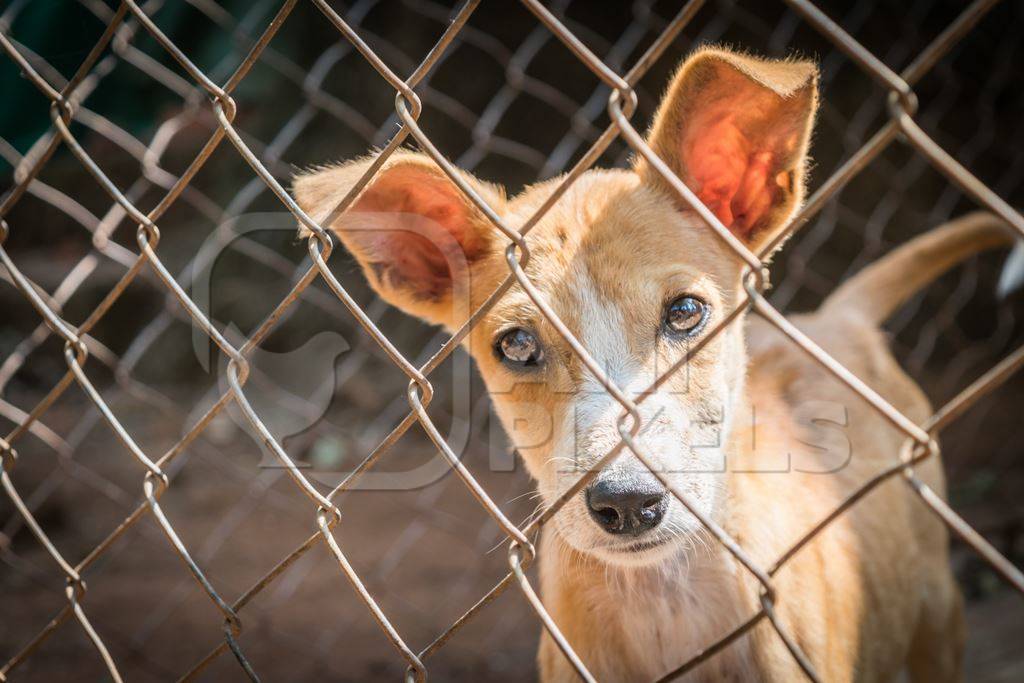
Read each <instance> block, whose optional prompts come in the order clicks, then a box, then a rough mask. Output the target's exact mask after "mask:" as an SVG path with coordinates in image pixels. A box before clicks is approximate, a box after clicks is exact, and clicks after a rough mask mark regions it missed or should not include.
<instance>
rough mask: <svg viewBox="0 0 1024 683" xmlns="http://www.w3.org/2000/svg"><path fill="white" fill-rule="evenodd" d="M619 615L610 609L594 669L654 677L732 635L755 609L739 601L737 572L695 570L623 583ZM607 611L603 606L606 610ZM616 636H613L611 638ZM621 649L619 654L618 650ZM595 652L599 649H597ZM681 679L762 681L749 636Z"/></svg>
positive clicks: (602, 675) (607, 675) (607, 676)
mask: <svg viewBox="0 0 1024 683" xmlns="http://www.w3.org/2000/svg"><path fill="white" fill-rule="evenodd" d="M623 587H624V588H625V590H624V591H623V592H622V593H620V594H619V595H617V596H616V602H615V605H616V607H615V609H614V615H613V614H607V615H606V616H607V617H608V621H607V622H606V625H607V627H608V628H612V629H614V630H615V631H616V633H615V634H614V635H613V634H611V633H608V632H607V631H606V632H605V634H604V636H605V638H604V639H603V642H604V644H605V645H608V644H610V643H613V642H614V643H616V644H617V645H618V647H612V648H608V647H602V646H601V643H595V644H594V645H596V646H597V648H596V649H597V652H599V653H600V654H598V656H596V657H593V658H592V661H593V662H594V663H595V664H596V665H597V666H596V668H597V670H596V671H593V672H592V673H594V675H595V676H596V677H597V679H598V680H602V681H653V680H657V679H659V678H661V677H662V676H664V675H665V674H667V673H668V672H670V671H674V670H675V669H677V668H678V667H679V666H680V665H682V664H684V663H685V662H687V661H689V660H690V659H691V658H693V657H694V656H696V655H697V654H698V653H699V652H701V651H702V650H705V649H707V648H708V647H710V646H711V645H713V644H714V643H716V642H717V641H718V640H719V639H721V638H722V637H724V636H726V635H727V634H729V633H730V632H731V631H732V630H733V629H735V628H736V627H737V626H739V625H740V624H742V623H743V622H744V621H745V620H747V619H748V618H749V617H750V616H751V614H752V608H751V607H749V606H747V607H744V606H743V605H741V604H739V601H738V599H737V598H736V593H737V591H736V586H735V577H734V576H733V575H732V574H731V572H728V571H727V570H724V569H722V570H720V569H717V568H716V569H714V570H711V571H706V570H700V569H696V570H691V571H689V572H687V573H686V576H685V577H681V578H679V579H661V580H653V581H650V580H641V581H637V582H635V583H634V584H633V585H628V584H627V585H624V586H623ZM602 611H603V610H602ZM609 636H611V637H609ZM620 648H621V650H620V651H619V652H618V653H616V652H615V650H617V649H620ZM595 654H596V653H595ZM676 680H679V681H688V682H704V681H737V682H739V681H743V682H746V681H757V680H760V676H759V674H758V671H757V667H756V666H755V663H754V656H753V653H752V651H751V646H750V642H749V636H746V635H744V636H741V637H740V638H739V639H738V640H737V641H736V642H734V643H733V644H732V645H730V646H729V647H727V648H725V649H724V650H723V651H721V652H719V653H718V654H716V655H714V656H713V657H711V658H709V659H708V660H707V661H704V662H702V663H700V664H699V665H697V666H696V667H695V668H694V669H693V671H691V672H690V673H688V674H687V675H685V676H682V677H680V678H677V679H676Z"/></svg>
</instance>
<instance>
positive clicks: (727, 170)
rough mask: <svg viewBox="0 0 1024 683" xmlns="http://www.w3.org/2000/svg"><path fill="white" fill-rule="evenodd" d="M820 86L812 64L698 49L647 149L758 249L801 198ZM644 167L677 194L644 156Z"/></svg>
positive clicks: (677, 79) (649, 177)
mask: <svg viewBox="0 0 1024 683" xmlns="http://www.w3.org/2000/svg"><path fill="white" fill-rule="evenodd" d="M817 80H818V72H817V68H816V67H815V66H814V64H813V63H811V62H807V61H797V60H766V59H759V58H756V57H750V56H747V55H742V54H737V53H735V52H731V51H729V50H724V49H719V48H705V49H702V50H699V51H697V52H696V53H695V54H694V55H693V56H691V57H690V58H689V59H687V60H686V61H685V62H684V63H683V65H682V66H681V67H679V70H678V71H677V72H676V75H675V76H674V77H673V79H672V83H671V84H670V85H669V87H668V91H667V92H666V93H665V97H664V98H663V99H662V101H661V105H660V106H659V107H658V113H657V115H656V116H655V118H654V124H653V126H652V127H651V132H650V134H649V135H648V137H647V143H648V144H649V145H650V147H651V149H652V150H653V151H654V152H655V153H656V154H657V155H658V156H659V157H660V158H661V159H662V160H663V161H664V162H665V163H666V164H667V165H668V166H669V168H671V169H672V171H673V172H674V173H675V174H676V175H678V176H679V178H680V179H681V180H682V181H683V182H684V183H686V185H687V187H689V188H690V189H692V190H693V191H694V193H696V195H697V196H698V197H699V198H700V200H701V201H702V202H703V203H704V204H705V205H706V206H707V207H708V208H709V209H711V211H712V212H714V214H715V215H716V216H717V217H718V219H719V220H720V221H721V222H722V223H723V224H724V225H725V226H726V227H727V228H729V229H730V230H731V231H732V232H733V234H734V235H736V236H737V237H738V238H739V239H740V240H741V241H743V242H745V243H746V244H747V246H748V247H750V248H752V249H755V250H756V249H757V248H758V247H760V246H761V245H762V244H764V243H766V242H767V241H768V240H770V239H771V238H772V237H773V236H774V235H775V234H777V233H778V231H779V230H780V229H781V228H782V227H783V226H785V224H786V222H787V220H788V219H789V218H790V216H792V215H793V213H794V212H795V210H796V208H797V207H798V206H799V204H800V202H801V201H802V200H803V193H804V169H805V166H806V163H805V160H806V157H807V147H808V140H809V138H810V133H811V127H812V126H813V124H814V113H815V110H816V109H817V106H818V92H817ZM636 170H637V171H638V172H639V173H640V174H641V176H642V177H644V178H645V180H646V181H647V182H649V183H651V184H653V185H655V186H658V187H662V188H665V189H669V191H670V192H671V193H672V195H673V196H675V193H674V192H672V191H671V190H670V188H667V187H666V186H667V183H665V181H664V179H663V178H662V177H661V176H660V175H659V174H658V173H657V172H656V171H655V170H654V169H652V168H650V165H649V164H648V163H647V162H646V160H643V159H641V160H639V161H638V162H637V165H636ZM680 203H682V202H681V200H680ZM681 208H683V209H686V208H688V207H685V206H682V207H681Z"/></svg>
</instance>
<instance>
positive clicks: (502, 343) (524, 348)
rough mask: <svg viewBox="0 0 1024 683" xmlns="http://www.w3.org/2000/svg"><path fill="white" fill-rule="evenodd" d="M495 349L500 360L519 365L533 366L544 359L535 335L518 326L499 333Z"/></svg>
mask: <svg viewBox="0 0 1024 683" xmlns="http://www.w3.org/2000/svg"><path fill="white" fill-rule="evenodd" d="M495 349H496V350H497V352H498V356H499V357H500V358H501V359H502V360H504V361H505V362H506V363H508V364H510V365H516V366H519V367H531V366H535V365H538V364H539V363H540V362H541V360H543V359H544V351H543V350H542V349H541V347H540V342H539V341H537V337H536V336H534V335H533V333H531V332H527V331H526V330H524V329H522V328H518V327H517V328H516V329H514V330H509V331H508V332H506V333H505V334H503V335H501V337H500V338H499V339H498V343H497V344H496V346H495Z"/></svg>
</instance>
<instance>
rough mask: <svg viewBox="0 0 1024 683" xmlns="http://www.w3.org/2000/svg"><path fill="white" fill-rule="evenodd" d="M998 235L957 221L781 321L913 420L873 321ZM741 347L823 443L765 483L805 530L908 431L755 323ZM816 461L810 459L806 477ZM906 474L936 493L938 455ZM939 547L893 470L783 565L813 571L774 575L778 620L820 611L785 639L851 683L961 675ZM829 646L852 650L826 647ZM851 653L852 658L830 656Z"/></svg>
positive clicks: (916, 405) (896, 457)
mask: <svg viewBox="0 0 1024 683" xmlns="http://www.w3.org/2000/svg"><path fill="white" fill-rule="evenodd" d="M1009 241H1010V235H1009V233H1008V231H1006V229H1005V227H1004V225H1003V224H1002V223H1001V221H999V220H998V219H997V218H996V217H994V216H992V215H990V214H987V213H974V214H970V215H967V216H964V217H963V218H960V219H958V220H956V221H954V222H952V223H950V224H948V225H946V226H943V227H942V228H939V229H937V230H934V231H931V232H929V233H927V234H926V235H923V236H921V237H919V238H917V239H915V240H913V241H911V242H910V243H908V244H906V245H904V246H902V247H900V248H899V249H897V250H895V251H894V252H892V253H891V254H889V255H888V256H887V257H885V258H883V259H881V260H880V261H878V262H876V263H875V264H873V265H871V266H869V267H868V268H866V269H864V270H863V271H861V272H860V273H858V274H857V275H856V276H855V277H853V278H852V279H850V280H849V281H847V282H846V283H844V284H843V285H842V286H840V287H839V288H838V289H837V290H836V292H835V293H834V294H833V295H832V296H831V297H830V298H829V299H828V300H827V301H826V302H825V304H824V305H823V306H822V307H821V308H820V309H819V310H818V311H816V312H814V313H811V314H806V315H799V316H794V317H793V318H792V319H791V322H792V323H793V324H794V325H795V326H796V327H797V328H798V329H799V330H800V331H801V332H803V333H804V334H806V335H807V336H808V337H809V338H810V339H812V340H813V341H814V342H815V343H817V344H818V345H819V346H821V347H822V348H823V349H824V350H825V351H826V352H827V353H828V354H829V355H831V356H832V357H833V358H835V359H836V360H837V361H838V362H839V363H840V364H842V366H844V367H845V368H846V369H847V370H849V371H850V372H851V373H852V374H853V375H855V376H856V377H857V378H859V379H860V380H862V381H863V382H864V383H865V384H867V385H868V386H869V387H870V388H871V389H873V390H874V391H875V392H877V393H878V394H879V395H880V396H881V397H882V398H883V399H884V400H885V401H886V402H888V403H889V404H890V405H891V406H892V407H894V408H895V409H896V410H897V411H899V412H900V413H902V414H903V415H905V416H906V417H907V418H909V419H910V420H911V421H913V422H914V423H915V424H918V425H922V424H924V422H925V421H926V420H927V419H928V418H929V417H930V415H931V414H932V409H931V406H930V404H929V402H928V399H927V398H926V397H925V396H924V394H923V393H922V391H921V390H920V389H919V388H918V386H917V385H916V384H915V383H914V381H913V380H911V379H910V378H909V377H908V376H907V375H906V374H905V373H904V372H903V370H902V369H901V368H900V367H899V365H898V363H897V362H896V361H895V359H894V358H893V356H892V354H891V352H890V349H889V343H888V339H887V337H886V335H885V333H884V332H882V331H881V330H880V328H879V326H880V325H881V324H882V323H883V322H884V321H885V320H886V319H887V318H888V317H889V316H890V315H891V314H892V313H893V312H894V311H895V310H897V309H898V308H899V306H900V305H902V304H903V303H904V302H905V301H906V300H907V299H909V298H910V297H912V296H913V295H914V294H916V293H917V292H918V291H920V290H921V289H922V288H923V287H924V286H926V285H927V284H928V283H930V282H931V281H933V280H934V279H935V278H937V277H938V276H940V275H941V274H942V273H944V272H945V271H946V270H948V269H949V268H951V267H953V266H954V265H956V264H958V263H960V262H961V261H963V260H964V259H966V258H967V257H969V256H970V255H972V254H974V253H976V252H979V251H981V250H984V249H988V248H992V247H996V246H1000V245H1004V244H1007V243H1008V242H1009ZM748 343H749V347H750V354H751V377H750V381H751V388H752V392H751V393H752V395H754V396H765V397H778V398H781V402H782V403H783V404H784V406H783V407H782V409H781V410H780V412H786V413H789V414H795V415H798V416H799V415H801V414H803V415H805V419H806V422H805V423H803V424H801V425H800V427H802V428H804V429H807V428H812V431H816V435H815V436H814V437H812V438H811V442H812V443H814V444H815V445H816V446H819V447H822V446H823V447H822V448H819V449H818V450H820V453H817V454H812V455H810V456H808V457H809V458H811V460H812V463H811V464H812V466H811V467H807V466H806V465H807V460H806V459H805V461H804V463H803V464H804V468H805V469H807V470H810V471H807V472H805V473H803V475H802V476H801V475H799V474H798V476H797V477H795V478H794V477H785V478H777V479H780V480H782V481H785V482H787V483H786V484H783V485H785V486H787V487H789V488H790V489H791V490H789V491H788V492H787V493H786V494H784V495H787V496H788V500H790V501H793V500H796V501H797V503H796V504H797V505H802V506H805V507H806V509H807V513H808V515H809V516H810V518H809V519H804V520H802V522H803V528H804V529H805V528H806V527H807V526H808V525H813V524H814V523H815V522H817V521H820V519H819V518H820V517H821V516H822V513H823V512H827V511H830V510H832V509H834V508H836V506H837V504H839V503H840V502H841V501H842V500H843V499H845V498H846V497H848V496H850V495H852V494H853V493H854V492H855V491H857V490H858V489H859V488H861V487H863V486H864V485H866V484H867V483H868V482H870V481H871V480H872V479H873V478H874V477H876V476H877V475H879V474H880V473H881V472H883V471H885V470H886V469H887V468H890V467H892V466H893V465H895V464H896V463H898V462H900V458H901V457H902V455H904V454H905V453H904V451H903V449H904V448H905V447H906V446H907V439H906V435H905V433H904V432H902V431H901V430H899V429H897V428H896V427H895V426H894V425H893V424H892V423H891V422H890V421H889V420H888V419H887V418H886V417H885V416H883V414H882V413H881V412H879V411H878V410H877V409H876V408H875V407H873V406H871V405H870V404H869V403H868V402H867V401H866V400H865V399H864V398H863V397H862V396H860V395H859V394H858V393H857V392H855V391H854V390H852V389H851V388H850V387H848V386H847V385H846V384H844V383H843V382H841V381H840V380H839V379H838V378H837V377H836V376H835V375H834V374H833V373H832V372H831V371H830V370H829V369H826V368H825V367H823V366H822V365H821V364H820V363H819V362H818V361H817V360H815V359H814V358H812V357H811V356H810V355H809V354H808V353H806V352H805V351H804V350H802V349H800V348H799V347H798V345H797V344H795V343H794V342H793V341H792V340H790V339H789V338H788V337H786V336H785V335H784V334H783V333H782V332H781V331H779V330H778V329H777V328H775V327H774V326H773V325H771V324H769V323H768V322H767V321H765V320H763V319H754V320H751V321H750V322H749V326H748ZM820 420H826V421H828V422H829V423H831V424H832V425H833V426H834V427H835V429H833V430H832V431H828V428H827V427H826V428H824V431H821V430H820V429H819V430H814V429H813V428H814V426H815V424H817V425H818V427H819V428H820ZM823 435H825V436H823ZM829 435H830V436H831V437H832V439H831V441H830V440H829ZM837 439H838V445H837V441H836V440H837ZM814 458H821V463H820V465H821V466H820V467H819V468H818V470H817V471H814V467H813V459H814ZM794 467H795V468H800V464H799V463H794ZM914 472H915V474H916V475H917V476H918V478H919V479H920V480H921V481H923V482H924V483H925V484H926V485H927V486H929V487H930V488H931V489H933V490H934V491H935V492H936V493H937V494H938V495H940V496H945V481H944V477H943V472H942V464H941V461H940V460H939V458H938V457H930V458H927V459H926V460H924V461H923V462H921V463H919V464H918V465H917V466H915V468H914ZM766 481H767V482H768V484H767V486H772V483H771V482H772V478H769V477H760V478H756V479H755V478H750V480H749V481H748V482H747V484H746V486H747V487H748V489H755V488H757V489H761V491H760V492H761V494H762V495H750V492H749V490H748V491H745V492H743V493H742V494H740V496H738V497H745V498H748V499H752V500H763V499H764V496H773V497H775V496H778V495H779V494H780V492H779V491H770V492H769V491H765V490H764V487H765V485H766V484H765V482H766ZM741 485H742V484H741ZM795 489H799V490H795ZM794 496H795V497H796V498H794ZM751 514H754V513H753V511H752V512H751ZM799 535H800V534H799V532H798V531H797V530H796V529H793V530H792V533H791V535H790V537H789V538H786V539H783V538H779V535H778V534H776V536H775V540H776V547H774V548H772V549H771V550H768V549H766V550H765V552H766V554H770V553H771V552H775V553H776V554H777V553H779V552H781V551H783V550H785V549H786V548H787V547H788V546H789V545H791V544H792V542H793V540H794V538H793V536H799ZM947 546H948V538H947V533H946V529H945V527H944V525H943V524H942V522H941V521H940V520H939V519H938V518H937V517H936V516H935V515H934V514H933V513H932V512H931V511H930V510H929V509H927V508H926V506H925V505H924V504H923V503H922V502H921V501H920V500H919V499H918V498H917V496H915V495H914V493H913V492H912V491H911V490H910V488H909V487H908V486H907V485H906V482H905V481H904V480H903V478H902V477H901V476H899V475H896V476H895V477H892V478H890V479H888V480H886V481H885V482H884V483H881V484H880V485H878V487H877V488H874V489H873V490H872V491H871V492H870V493H868V494H867V495H866V496H864V498H863V499H860V500H859V501H858V502H857V503H856V504H854V505H853V506H852V507H851V508H850V509H849V510H847V511H846V512H844V513H843V514H842V516H840V517H839V518H837V519H836V520H835V521H834V522H832V523H831V524H830V525H829V526H828V527H826V529H825V530H824V531H823V532H822V534H821V536H820V538H819V539H816V540H815V541H813V542H811V543H810V544H809V545H808V546H807V547H806V548H805V549H803V550H801V551H800V552H799V553H798V554H797V555H796V556H794V557H793V559H792V560H791V562H792V563H794V564H797V563H815V564H818V565H819V566H818V567H817V571H797V570H795V569H794V570H793V571H792V572H789V573H787V571H786V569H785V568H784V569H782V570H780V572H779V574H778V578H777V580H778V583H779V594H780V608H779V611H780V614H781V615H782V616H783V618H784V619H785V618H786V615H787V613H795V612H798V611H800V610H806V609H808V608H810V607H811V606H813V605H826V606H827V607H826V610H825V613H824V614H823V615H822V622H823V623H821V626H822V627H823V630H822V632H818V633H815V632H814V629H806V632H805V633H799V632H798V633H797V634H796V637H797V639H798V641H800V640H803V641H805V642H804V645H805V646H807V649H809V650H810V651H816V652H817V653H818V654H819V657H818V659H819V661H822V660H824V662H825V667H826V670H825V671H823V672H822V673H823V675H825V679H826V680H841V679H845V678H847V677H848V676H850V675H851V673H852V675H853V676H854V678H853V679H852V680H886V679H888V678H890V677H891V676H893V675H894V674H895V673H896V672H898V671H899V670H900V669H901V668H902V666H903V663H904V662H907V663H908V666H909V669H910V673H911V676H912V679H913V680H915V681H943V680H957V679H958V678H959V670H960V662H959V660H960V652H959V646H956V647H954V646H952V645H951V644H954V643H957V644H959V643H962V623H961V604H960V603H961V599H960V596H959V593H958V590H957V588H956V585H955V582H954V580H953V577H952V574H951V572H950V569H949V562H948V549H947ZM808 576H811V577H818V579H817V580H816V583H815V585H808V584H807V581H806V577H808ZM796 577H802V580H803V583H801V584H799V585H797V584H796V580H797V579H796ZM840 587H842V588H841V589H839V588H840ZM851 591H854V592H856V593H859V595H853V594H852V593H851ZM815 593H818V595H814V594H815ZM793 616H794V618H793V619H792V621H793V623H796V622H800V623H802V624H808V623H809V621H808V619H807V617H806V614H804V615H802V618H799V619H798V618H795V616H796V615H795V614H793ZM812 623H813V620H812ZM880 634H885V636H884V638H885V642H880V637H881V636H880ZM762 637H770V634H765V635H763V636H762ZM806 641H818V642H817V643H814V642H806ZM828 641H833V642H840V641H845V642H847V643H850V642H853V643H857V644H858V646H857V647H855V648H848V647H846V648H840V647H834V648H833V647H830V645H829V642H828ZM768 649H769V650H770V649H771V648H768ZM826 653H831V654H826ZM851 655H852V656H853V658H854V659H853V661H851V662H846V661H842V660H845V658H846V657H850V656H851ZM837 658H838V659H839V660H840V661H837ZM829 673H831V674H833V675H828V674H829Z"/></svg>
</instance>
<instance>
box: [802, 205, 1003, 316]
mask: <svg viewBox="0 0 1024 683" xmlns="http://www.w3.org/2000/svg"><path fill="white" fill-rule="evenodd" d="M1012 242H1013V235H1012V233H1011V231H1010V228H1009V226H1007V225H1006V223H1005V222H1004V221H1003V220H1002V219H1000V218H998V217H996V216H995V215H993V214H991V213H988V212H987V211H976V212H974V213H969V214H967V215H965V216H961V217H960V218H957V219H955V220H952V221H950V222H949V223H946V224H945V225H943V226H941V227H939V228H936V229H934V230H931V231H929V232H927V233H925V234H924V235H921V236H920V237H917V238H915V239H913V240H911V241H910V242H907V243H906V244H904V245H902V246H900V247H898V248H897V249H895V250H894V251H892V252H891V253H889V254H887V255H886V256H885V257H884V258H882V259H881V260H879V261H876V262H874V263H872V264H871V265H870V266H868V267H867V268H864V269H863V270H862V271H860V272H859V273H857V274H856V275H854V276H853V277H852V278H850V279H849V280H847V281H846V282H844V283H843V284H842V285H840V286H839V287H838V288H837V289H836V290H835V291H834V292H833V293H832V295H831V296H830V297H829V298H828V299H826V300H825V303H824V304H822V307H821V312H822V313H824V314H826V315H828V314H835V315H840V316H843V317H846V316H859V317H860V318H861V319H862V320H866V321H868V322H871V323H873V324H875V325H880V324H882V323H883V322H885V320H886V319H887V318H888V317H889V316H890V315H892V314H893V313H894V312H895V311H896V310H897V309H898V308H899V307H900V306H901V305H903V303H904V302H905V301H907V299H909V298H911V297H912V296H914V295H915V294H916V293H917V292H919V291H920V290H921V289H923V288H924V287H925V286H927V285H928V284H929V283H930V282H931V281H932V280H935V279H936V278H938V277H939V276H941V275H942V274H943V273H945V272H946V271H947V270H949V269H950V268H952V267H953V266H955V265H957V264H958V263H960V262H961V261H964V260H965V259H967V258H969V257H971V256H973V255H974V254H977V253H978V252H980V251H985V250H987V249H993V248H995V247H1001V246H1008V245H1010V244H1012Z"/></svg>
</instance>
